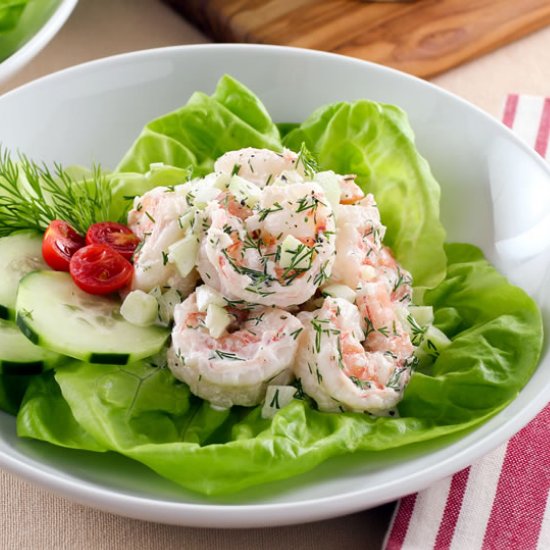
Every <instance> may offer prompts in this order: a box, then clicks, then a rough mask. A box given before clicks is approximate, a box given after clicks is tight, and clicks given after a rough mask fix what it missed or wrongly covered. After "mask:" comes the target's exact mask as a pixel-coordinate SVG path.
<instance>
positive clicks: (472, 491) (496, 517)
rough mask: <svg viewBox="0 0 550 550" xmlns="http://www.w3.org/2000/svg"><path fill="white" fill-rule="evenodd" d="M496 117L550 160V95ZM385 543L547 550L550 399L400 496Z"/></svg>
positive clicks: (437, 549) (510, 105)
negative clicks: (483, 451) (471, 460)
mask: <svg viewBox="0 0 550 550" xmlns="http://www.w3.org/2000/svg"><path fill="white" fill-rule="evenodd" d="M502 120H503V122H504V124H506V126H508V127H510V128H512V129H513V130H514V131H516V132H517V133H518V135H519V136H520V137H521V138H522V139H524V140H526V142H527V143H528V144H529V145H530V146H531V147H534V148H535V149H536V151H537V152H538V153H539V154H541V155H542V156H543V157H546V158H547V159H549V160H550V150H549V149H550V147H549V145H550V98H537V97H531V96H520V95H518V94H510V95H509V96H508V97H507V99H506V103H505V105H504V110H503V117H502ZM442 502H445V505H444V510H443V511H441V506H442V504H441V503H442ZM417 503H421V504H418V505H416V506H415V504H417ZM384 548H385V550H430V549H433V550H550V404H549V405H547V406H546V408H545V409H544V410H543V411H542V412H541V413H539V415H538V416H537V417H536V418H535V419H534V420H533V421H531V422H530V423H529V424H528V425H527V426H526V427H525V428H523V429H522V430H521V431H520V432H518V433H517V434H516V435H515V436H514V437H513V438H512V439H511V440H510V441H509V442H507V443H505V444H504V445H502V446H501V447H499V448H498V449H495V450H494V451H493V452H492V453H490V454H489V455H487V456H486V457H484V458H482V459H481V460H479V461H477V462H476V463H475V464H473V465H472V466H471V467H469V468H466V469H464V470H462V471H460V472H458V473H456V474H455V475H454V476H453V477H452V478H451V479H450V480H449V479H447V480H443V481H439V482H437V483H436V484H434V485H433V486H432V487H431V488H429V489H426V490H425V491H422V492H421V493H418V494H414V495H409V496H407V497H404V498H403V499H401V501H400V502H399V504H398V506H397V507H396V511H395V513H394V517H393V519H392V522H391V524H390V528H389V530H388V534H387V536H386V541H385V546H384Z"/></svg>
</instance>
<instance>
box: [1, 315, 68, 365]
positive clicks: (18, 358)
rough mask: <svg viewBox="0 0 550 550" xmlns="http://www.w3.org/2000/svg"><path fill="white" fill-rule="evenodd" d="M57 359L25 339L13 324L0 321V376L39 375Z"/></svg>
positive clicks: (56, 355)
mask: <svg viewBox="0 0 550 550" xmlns="http://www.w3.org/2000/svg"><path fill="white" fill-rule="evenodd" d="M59 359H60V357H59V355H58V354H57V353H53V352H51V351H48V350H46V349H44V348H41V347H39V346H35V345H34V344H33V343H32V342H31V341H30V340H29V339H28V338H25V336H24V335H23V334H22V332H21V331H20V330H19V329H18V328H17V325H16V324H15V323H11V322H10V321H3V320H0V374H40V373H41V372H42V371H43V370H46V369H48V368H50V367H52V366H54V365H55V364H56V363H57V362H58V361H59Z"/></svg>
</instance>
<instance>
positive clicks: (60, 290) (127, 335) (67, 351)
mask: <svg viewBox="0 0 550 550" xmlns="http://www.w3.org/2000/svg"><path fill="white" fill-rule="evenodd" d="M120 305H121V304H120V301H119V300H118V299H114V298H110V297H106V296H94V295H92V294H88V293H86V292H83V291H82V290H80V289H79V288H78V287H77V286H76V285H75V284H74V283H73V280H72V279H71V276H70V275H69V274H68V273H63V272H59V271H35V272H34V273H29V274H28V275H26V276H25V277H24V278H23V279H22V280H21V282H20V283H19V290H18V292H17V302H16V310H17V324H18V325H19V328H20V329H21V330H22V332H23V334H25V336H27V338H29V339H30V340H31V341H32V342H34V343H35V344H37V345H40V346H43V347H45V348H47V349H49V350H51V351H55V352H57V353H62V354H64V355H68V356H69V357H74V358H76V359H81V360H82V361H87V362H89V363H103V364H115V365H125V364H127V363H130V362H133V361H138V360H139V359H143V358H144V357H149V356H151V355H154V354H155V353H158V352H159V351H160V349H161V348H162V346H163V345H164V343H165V341H166V339H167V338H168V335H169V331H168V330H167V329H165V328H163V327H156V326H154V327H138V326H137V325H132V324H131V323H128V321H126V320H124V318H123V317H122V315H121V314H120Z"/></svg>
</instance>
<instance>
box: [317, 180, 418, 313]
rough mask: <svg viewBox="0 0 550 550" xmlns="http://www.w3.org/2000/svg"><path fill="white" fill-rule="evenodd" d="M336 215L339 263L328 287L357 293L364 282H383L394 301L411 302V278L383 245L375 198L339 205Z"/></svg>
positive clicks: (383, 231) (384, 229)
mask: <svg viewBox="0 0 550 550" xmlns="http://www.w3.org/2000/svg"><path fill="white" fill-rule="evenodd" d="M354 185H355V184H354ZM336 213H337V218H336V219H337V221H336V227H337V237H336V260H335V262H334V265H333V267H332V274H331V277H330V279H329V281H328V284H332V283H340V284H344V285H347V286H349V287H350V288H352V289H357V288H358V287H359V286H360V284H361V283H362V282H363V281H369V280H373V279H376V280H383V281H384V282H385V284H386V286H387V287H388V288H389V289H390V290H391V292H392V300H403V301H404V303H405V304H407V303H408V302H410V297H411V283H412V278H411V276H410V274H409V273H408V272H407V271H406V270H405V269H403V268H402V267H401V266H400V265H399V264H398V263H397V262H396V260H395V258H394V257H393V254H392V253H391V250H390V249H389V248H388V247H387V246H384V245H383V244H382V239H383V238H384V235H385V232H386V228H385V227H384V226H383V225H382V223H381V222H380V212H379V211H378V207H377V205H376V203H375V201H374V197H373V196H372V195H371V194H368V195H367V196H366V197H364V198H363V199H361V200H360V201H358V202H355V203H353V204H340V205H338V207H337V212H336Z"/></svg>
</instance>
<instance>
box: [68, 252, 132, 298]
mask: <svg viewBox="0 0 550 550" xmlns="http://www.w3.org/2000/svg"><path fill="white" fill-rule="evenodd" d="M70 272H71V276H72V278H73V281H74V282H75V283H76V286H78V287H79V288H81V289H82V290H84V291H85V292H88V293H89V294H110V293H111V292H115V291H116V290H119V289H121V288H123V287H125V286H126V285H127V284H129V283H130V281H131V280H132V275H133V273H134V267H133V266H132V264H131V263H130V262H129V261H128V260H127V259H126V258H123V257H122V256H121V255H120V254H119V253H118V252H116V251H115V250H113V249H112V248H111V247H110V246H107V245H106V244H90V245H88V246H85V247H84V248H81V249H80V250H78V251H77V252H76V253H75V254H74V256H73V257H72V258H71V265H70Z"/></svg>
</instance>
